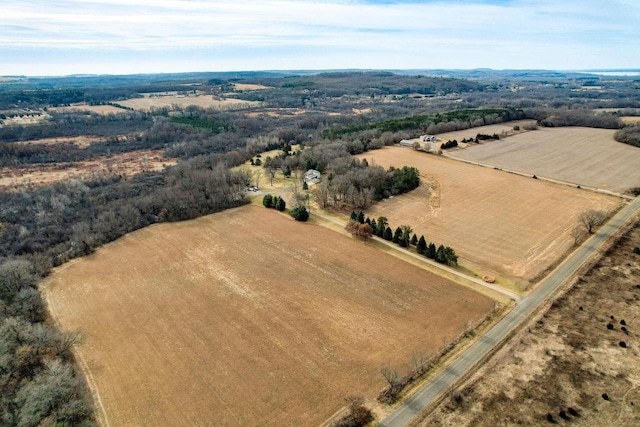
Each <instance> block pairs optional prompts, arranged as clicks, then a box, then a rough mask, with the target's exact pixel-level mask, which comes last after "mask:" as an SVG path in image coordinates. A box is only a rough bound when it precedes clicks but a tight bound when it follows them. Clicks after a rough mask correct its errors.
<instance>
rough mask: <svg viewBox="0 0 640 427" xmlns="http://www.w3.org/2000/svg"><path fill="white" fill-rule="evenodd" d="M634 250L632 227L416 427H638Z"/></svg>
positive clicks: (639, 268)
mask: <svg viewBox="0 0 640 427" xmlns="http://www.w3.org/2000/svg"><path fill="white" fill-rule="evenodd" d="M637 246H640V225H638V224H636V226H635V228H634V229H633V230H632V231H631V232H629V233H628V234H627V235H626V236H625V237H623V238H622V239H621V240H620V241H619V242H618V243H617V244H616V245H614V247H613V249H611V250H609V252H607V253H606V254H605V256H604V257H603V258H602V259H601V260H600V261H599V262H598V263H597V264H596V265H595V267H594V268H592V269H591V270H590V271H589V272H588V273H587V274H586V275H585V276H584V277H583V278H581V279H579V280H578V282H577V284H576V285H575V286H574V287H573V288H572V289H571V290H570V291H568V292H567V294H565V295H564V296H563V297H561V298H560V299H559V300H557V301H556V302H555V303H554V304H553V305H552V307H551V308H550V309H549V311H548V312H547V313H546V314H544V316H543V317H542V318H541V319H540V321H538V322H537V323H536V324H535V325H533V326H531V327H530V328H529V329H528V330H524V331H522V332H521V333H520V334H519V335H518V336H516V337H515V338H514V339H513V340H512V343H513V344H512V345H511V346H510V347H508V348H505V349H503V350H502V351H501V352H500V353H498V355H497V356H496V357H495V358H494V360H493V361H492V362H491V365H490V366H489V367H488V369H485V370H482V371H481V372H478V374H477V375H476V376H475V377H474V378H472V379H471V380H470V381H469V383H468V384H467V385H466V386H463V387H462V388H461V391H459V392H455V393H452V395H451V396H450V398H446V400H445V401H444V402H443V403H442V404H441V405H440V406H439V407H438V408H437V409H436V410H435V411H434V412H433V413H432V414H431V415H430V416H429V417H428V418H427V419H426V420H425V421H424V422H423V424H422V425H423V426H449V425H455V426H506V425H552V424H551V423H550V422H548V421H547V414H551V415H552V416H553V418H554V420H555V421H556V422H557V423H559V424H561V425H563V424H566V425H569V424H570V425H575V426H637V425H640V341H639V340H638V337H639V334H638V326H639V325H640V323H639V322H640V318H639V312H638V303H639V302H640V255H637V254H634V253H633V252H632V251H633V248H634V247H637ZM611 316H613V318H612V317H611ZM623 323H624V324H623ZM608 325H611V326H608ZM623 327H624V328H626V329H627V331H626V332H625V331H624V330H623V329H622V328H623ZM609 328H611V329H609ZM621 342H624V343H625V344H626V348H623V347H621V346H620V343H621ZM603 394H606V395H607V396H608V400H605V399H604V398H603V397H602V396H603ZM569 407H571V408H573V409H574V410H576V411H577V413H579V414H580V415H579V416H576V415H571V414H570V413H569V412H568V408H569ZM560 411H565V415H566V416H567V417H568V418H569V420H566V419H563V418H562V417H561V415H560Z"/></svg>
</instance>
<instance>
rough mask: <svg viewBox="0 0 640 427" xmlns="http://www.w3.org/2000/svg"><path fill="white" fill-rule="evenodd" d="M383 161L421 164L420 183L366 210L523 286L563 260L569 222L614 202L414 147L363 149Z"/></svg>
mask: <svg viewBox="0 0 640 427" xmlns="http://www.w3.org/2000/svg"><path fill="white" fill-rule="evenodd" d="M358 157H360V158H366V159H368V161H369V163H370V164H378V165H381V166H383V167H385V168H388V167H389V166H395V167H400V166H403V165H407V166H414V167H417V168H418V169H419V170H420V175H421V179H422V184H421V185H420V187H418V188H417V189H416V190H413V191H412V192H410V193H408V194H405V195H401V196H397V197H394V198H393V199H387V200H385V201H383V202H380V203H378V204H376V205H374V207H373V208H371V209H369V210H367V214H368V215H369V216H372V217H378V216H386V217H387V218H388V219H389V222H390V223H391V225H392V226H393V227H394V228H395V227H397V226H399V225H402V224H408V225H411V226H412V227H413V229H414V231H415V232H416V233H418V235H420V234H424V236H425V239H426V240H427V241H429V242H435V243H438V244H440V243H442V244H444V245H448V246H451V247H452V248H453V249H454V250H455V251H456V253H458V254H459V255H461V256H462V258H463V260H461V263H462V264H465V265H466V266H467V267H469V268H471V269H472V270H474V271H476V272H477V273H478V274H480V275H483V274H485V273H487V272H489V273H491V274H495V275H497V276H498V278H507V279H509V280H511V281H513V282H514V283H515V284H517V285H519V286H520V287H526V286H527V284H528V283H529V281H531V280H532V279H534V278H535V277H536V276H537V275H539V274H540V273H541V272H543V271H544V270H545V269H546V268H547V267H549V266H550V265H552V264H553V263H554V262H556V261H558V260H559V259H560V258H561V257H562V255H563V254H564V253H565V252H566V251H567V250H569V249H570V248H571V247H572V245H573V243H574V240H573V238H572V237H571V236H570V232H571V230H572V229H573V228H574V227H575V226H576V225H577V224H578V216H579V215H580V214H581V213H582V212H584V211H586V210H588V209H607V210H609V209H613V208H615V207H617V206H618V205H619V203H620V202H619V201H618V199H617V198H615V197H611V196H606V195H602V194H597V193H593V192H589V191H586V190H579V189H575V188H570V187H567V186H562V185H559V184H552V183H548V182H542V181H540V180H535V179H533V178H526V177H523V176H519V175H514V174H510V173H507V172H503V171H497V170H494V169H491V168H486V167H481V166H475V165H469V164H466V163H463V162H458V161H456V160H451V159H447V158H443V157H440V156H436V155H430V154H426V153H420V152H417V151H414V150H412V149H410V148H403V147H388V148H383V149H381V150H375V151H371V152H368V153H364V154H361V155H359V156H358Z"/></svg>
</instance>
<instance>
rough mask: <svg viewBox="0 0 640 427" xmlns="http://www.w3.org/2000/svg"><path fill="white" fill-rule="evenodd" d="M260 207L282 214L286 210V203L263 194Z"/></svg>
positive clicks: (281, 199) (278, 197)
mask: <svg viewBox="0 0 640 427" xmlns="http://www.w3.org/2000/svg"><path fill="white" fill-rule="evenodd" d="M262 205H263V206H264V207H265V208H271V209H276V210H278V211H280V212H284V210H285V209H286V208H287V203H286V202H285V201H284V199H283V198H282V197H280V196H272V195H271V194H265V195H264V197H263V198H262Z"/></svg>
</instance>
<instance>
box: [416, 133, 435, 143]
mask: <svg viewBox="0 0 640 427" xmlns="http://www.w3.org/2000/svg"><path fill="white" fill-rule="evenodd" d="M436 139H437V138H436V136H435V135H422V136H421V137H420V141H422V142H436Z"/></svg>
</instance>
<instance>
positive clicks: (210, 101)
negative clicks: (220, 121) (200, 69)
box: [117, 95, 260, 111]
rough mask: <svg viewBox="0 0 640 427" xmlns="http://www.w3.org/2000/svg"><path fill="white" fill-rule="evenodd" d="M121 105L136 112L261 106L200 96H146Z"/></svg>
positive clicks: (242, 101)
mask: <svg viewBox="0 0 640 427" xmlns="http://www.w3.org/2000/svg"><path fill="white" fill-rule="evenodd" d="M117 103H118V104H119V105H123V106H125V107H130V108H133V109H135V110H142V111H151V110H152V109H154V108H165V107H166V108H169V109H172V108H173V106H174V105H177V106H179V107H188V106H190V105H195V106H198V107H202V108H216V109H220V110H226V109H234V108H251V107H257V106H259V105H260V103H259V102H256V101H245V100H242V99H233V98H224V99H217V98H214V97H213V96H211V95H199V96H182V97H180V96H171V95H168V96H145V97H143V98H132V99H127V100H126V101H117Z"/></svg>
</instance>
